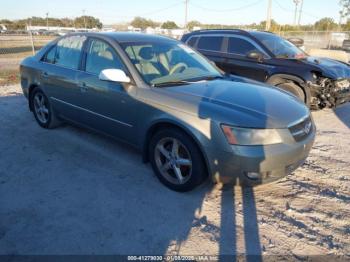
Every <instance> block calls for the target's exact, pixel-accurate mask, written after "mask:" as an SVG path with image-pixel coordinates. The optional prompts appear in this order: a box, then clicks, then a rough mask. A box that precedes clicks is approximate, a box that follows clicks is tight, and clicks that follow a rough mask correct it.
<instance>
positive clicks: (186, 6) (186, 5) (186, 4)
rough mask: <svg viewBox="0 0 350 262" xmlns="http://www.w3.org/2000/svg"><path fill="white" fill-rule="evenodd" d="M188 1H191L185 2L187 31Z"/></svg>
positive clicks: (186, 0)
mask: <svg viewBox="0 0 350 262" xmlns="http://www.w3.org/2000/svg"><path fill="white" fill-rule="evenodd" d="M188 1H189V0H185V26H184V28H185V29H187V18H188V17H187V16H188Z"/></svg>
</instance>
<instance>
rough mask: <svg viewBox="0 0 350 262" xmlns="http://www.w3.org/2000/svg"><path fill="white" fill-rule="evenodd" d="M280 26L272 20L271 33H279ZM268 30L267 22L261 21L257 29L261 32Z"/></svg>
mask: <svg viewBox="0 0 350 262" xmlns="http://www.w3.org/2000/svg"><path fill="white" fill-rule="evenodd" d="M280 27H281V26H280V25H279V24H278V23H277V22H276V21H275V20H273V19H272V20H271V27H270V31H271V32H277V31H279V30H280ZM265 28H266V21H261V22H260V24H259V25H257V29H259V30H265Z"/></svg>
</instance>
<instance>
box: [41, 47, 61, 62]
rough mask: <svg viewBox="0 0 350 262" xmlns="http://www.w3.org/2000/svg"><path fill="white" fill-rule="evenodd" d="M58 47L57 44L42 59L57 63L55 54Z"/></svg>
mask: <svg viewBox="0 0 350 262" xmlns="http://www.w3.org/2000/svg"><path fill="white" fill-rule="evenodd" d="M56 49H57V46H54V47H52V48H51V49H50V50H49V51H48V52H47V53H46V54H45V56H44V57H43V59H42V61H44V62H46V63H50V64H54V63H55V56H56Z"/></svg>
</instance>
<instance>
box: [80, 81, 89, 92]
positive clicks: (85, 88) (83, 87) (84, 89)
mask: <svg viewBox="0 0 350 262" xmlns="http://www.w3.org/2000/svg"><path fill="white" fill-rule="evenodd" d="M78 86H79V88H80V92H83V93H85V92H86V91H87V90H88V87H87V85H86V83H85V82H81V83H79V85H78Z"/></svg>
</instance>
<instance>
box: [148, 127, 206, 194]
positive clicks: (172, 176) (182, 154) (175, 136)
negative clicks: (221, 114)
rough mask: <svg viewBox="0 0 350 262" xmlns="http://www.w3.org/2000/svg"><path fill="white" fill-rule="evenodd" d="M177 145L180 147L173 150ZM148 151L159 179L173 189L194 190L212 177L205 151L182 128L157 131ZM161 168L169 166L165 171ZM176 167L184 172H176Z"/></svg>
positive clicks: (180, 190) (179, 190)
mask: <svg viewBox="0 0 350 262" xmlns="http://www.w3.org/2000/svg"><path fill="white" fill-rule="evenodd" d="M174 141H177V142H176V143H175V142H174ZM176 144H177V147H176V146H175V148H178V150H173V149H174V145H176ZM160 149H161V150H160ZM164 150H165V151H164ZM176 151H177V155H176V153H175V155H174V154H173V152H176ZM148 154H149V159H150V162H151V165H152V168H153V171H154V173H155V174H156V176H157V177H158V179H159V181H160V182H161V183H163V184H164V185H165V186H166V187H168V188H170V189H171V190H174V191H177V192H187V191H191V190H193V189H194V188H195V187H197V186H198V185H200V184H202V183H203V182H204V181H205V179H206V178H207V177H208V175H207V174H208V172H207V169H206V165H205V163H204V160H203V157H202V153H201V151H200V150H199V148H198V147H197V145H196V144H195V143H194V141H193V140H192V139H191V138H190V137H189V136H188V135H187V134H185V133H184V132H182V131H181V130H179V129H175V128H172V129H166V130H161V131H159V132H157V133H156V134H155V135H154V136H153V137H152V138H151V141H150V145H149V150H148ZM166 155H167V157H166ZM176 159H177V160H176ZM188 161H189V162H190V165H189V162H188ZM182 164H183V165H182ZM161 167H163V168H164V167H166V168H164V169H163V170H162V169H161ZM176 170H180V174H181V175H178V174H176V173H178V172H176ZM179 177H182V179H179Z"/></svg>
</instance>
